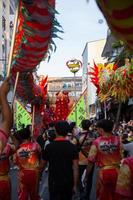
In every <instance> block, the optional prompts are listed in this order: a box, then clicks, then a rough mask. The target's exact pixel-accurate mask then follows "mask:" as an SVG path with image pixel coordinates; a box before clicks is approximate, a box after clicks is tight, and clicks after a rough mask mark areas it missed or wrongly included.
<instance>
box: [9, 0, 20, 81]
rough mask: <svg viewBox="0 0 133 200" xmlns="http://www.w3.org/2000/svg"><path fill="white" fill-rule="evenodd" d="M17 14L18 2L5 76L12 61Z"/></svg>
mask: <svg viewBox="0 0 133 200" xmlns="http://www.w3.org/2000/svg"><path fill="white" fill-rule="evenodd" d="M18 15H19V3H18V6H17V10H16V14H15V19H14V28H13V34H12V42H11V48H10V53H9V60H8V66H7V77H8V76H9V75H10V70H11V63H12V57H13V48H14V42H15V34H16V29H17V24H18Z"/></svg>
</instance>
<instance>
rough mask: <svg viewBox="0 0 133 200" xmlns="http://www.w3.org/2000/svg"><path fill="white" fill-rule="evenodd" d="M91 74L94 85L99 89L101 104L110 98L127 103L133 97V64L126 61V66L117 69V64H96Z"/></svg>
mask: <svg viewBox="0 0 133 200" xmlns="http://www.w3.org/2000/svg"><path fill="white" fill-rule="evenodd" d="M91 70H92V71H91V72H89V75H90V78H91V81H92V83H93V84H94V85H95V86H96V87H97V95H98V98H99V99H100V101H101V102H104V101H106V100H108V99H109V98H110V97H113V98H115V99H117V100H118V101H119V102H125V101H126V100H127V99H128V98H130V97H132V96H133V63H130V62H129V59H125V66H123V67H119V68H117V65H116V64H113V63H111V64H107V65H102V64H100V65H99V64H97V65H96V64H95V63H94V68H91Z"/></svg>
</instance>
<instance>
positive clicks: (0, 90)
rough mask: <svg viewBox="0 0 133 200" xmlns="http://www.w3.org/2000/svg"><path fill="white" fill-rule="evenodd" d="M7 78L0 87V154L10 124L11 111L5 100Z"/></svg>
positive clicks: (7, 89) (6, 138) (7, 87)
mask: <svg viewBox="0 0 133 200" xmlns="http://www.w3.org/2000/svg"><path fill="white" fill-rule="evenodd" d="M9 86H10V84H9V78H7V79H6V80H5V81H4V82H3V83H2V85H1V87H0V104H1V123H0V154H1V153H2V151H3V149H4V148H5V146H6V143H7V140H8V136H9V134H10V130H11V126H12V112H11V108H10V106H9V103H8V101H7V94H8V92H9Z"/></svg>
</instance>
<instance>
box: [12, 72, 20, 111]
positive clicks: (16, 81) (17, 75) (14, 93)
mask: <svg viewBox="0 0 133 200" xmlns="http://www.w3.org/2000/svg"><path fill="white" fill-rule="evenodd" d="M18 78H19V72H17V74H16V79H15V84H14V90H13V98H12V104H11V108H13V104H14V99H15V95H16V89H17V84H18Z"/></svg>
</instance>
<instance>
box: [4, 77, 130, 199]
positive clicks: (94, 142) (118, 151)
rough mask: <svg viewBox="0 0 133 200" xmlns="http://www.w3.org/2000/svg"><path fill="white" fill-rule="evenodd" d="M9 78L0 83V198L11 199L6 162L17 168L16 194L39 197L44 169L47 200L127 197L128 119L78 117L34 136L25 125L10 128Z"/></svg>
mask: <svg viewBox="0 0 133 200" xmlns="http://www.w3.org/2000/svg"><path fill="white" fill-rule="evenodd" d="M8 91H9V79H6V80H5V81H4V82H3V84H2V85H1V87H0V105H1V124H0V200H11V183H10V176H9V170H10V163H12V162H13V163H14V165H15V166H17V168H18V200H29V199H30V200H39V199H41V197H40V196H39V181H40V180H41V176H42V172H43V171H44V170H46V171H47V173H48V188H49V199H50V200H72V199H73V200H132V199H133V121H132V120H130V121H129V122H125V121H124V122H120V123H119V124H118V125H117V126H114V122H112V121H111V120H108V119H101V120H99V121H97V122H95V123H93V122H90V120H88V119H84V120H82V122H81V128H80V129H79V128H78V127H76V123H75V122H68V121H58V122H53V123H50V124H49V126H48V127H47V129H46V128H45V129H44V130H43V131H41V133H40V135H39V136H38V138H37V139H35V138H34V137H33V136H32V132H31V125H29V126H27V127H24V128H23V129H22V130H19V131H15V132H14V131H13V132H11V130H12V116H13V114H12V111H11V108H10V106H9V104H8V101H7V93H8Z"/></svg>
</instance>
